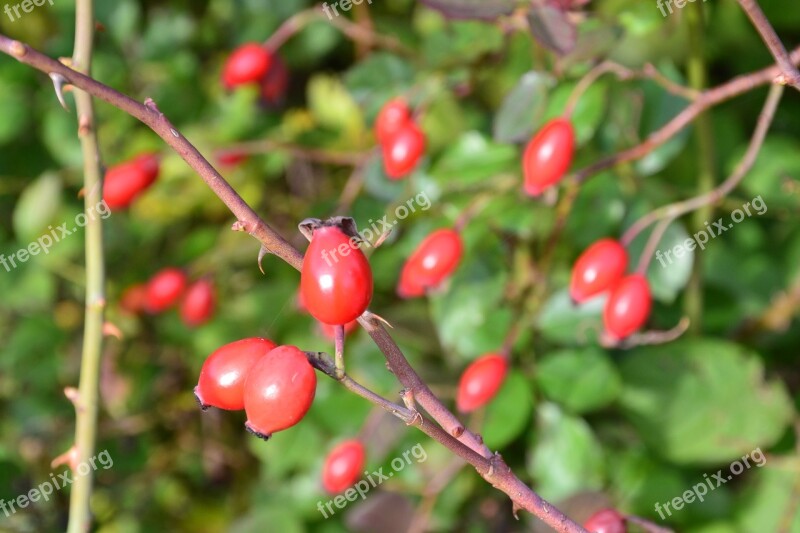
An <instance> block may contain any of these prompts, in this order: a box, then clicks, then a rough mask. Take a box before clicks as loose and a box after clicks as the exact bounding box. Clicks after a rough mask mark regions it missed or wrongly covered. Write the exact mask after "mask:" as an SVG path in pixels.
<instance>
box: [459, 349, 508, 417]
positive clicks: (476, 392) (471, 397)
mask: <svg viewBox="0 0 800 533" xmlns="http://www.w3.org/2000/svg"><path fill="white" fill-rule="evenodd" d="M507 372H508V361H506V358H505V357H503V356H502V355H500V354H496V353H490V354H486V355H483V356H481V357H479V358H478V359H476V360H475V361H473V362H472V363H471V364H470V365H469V366H468V367H467V369H466V370H465V371H464V373H463V374H462V375H461V380H460V381H459V383H458V394H457V396H456V407H457V408H458V410H459V411H461V412H462V413H469V412H471V411H474V410H476V409H478V408H480V407H483V406H484V405H486V404H487V403H489V402H490V401H492V399H493V398H494V397H495V395H496V394H497V392H498V391H499V390H500V387H501V386H502V385H503V380H504V379H505V377H506V373H507Z"/></svg>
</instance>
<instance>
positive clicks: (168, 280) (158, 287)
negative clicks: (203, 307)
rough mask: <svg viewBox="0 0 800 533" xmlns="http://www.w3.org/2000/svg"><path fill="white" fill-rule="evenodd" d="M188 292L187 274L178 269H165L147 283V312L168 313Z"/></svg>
mask: <svg viewBox="0 0 800 533" xmlns="http://www.w3.org/2000/svg"><path fill="white" fill-rule="evenodd" d="M184 290H186V274H184V273H183V271H182V270H180V269H178V268H165V269H163V270H161V271H159V272H157V273H156V275H155V276H153V277H152V278H151V279H150V281H149V282H148V283H147V310H148V311H149V312H151V313H160V312H162V311H166V310H167V309H169V308H170V307H172V306H173V305H175V304H176V303H177V302H178V300H179V299H180V297H181V296H182V295H183V291H184Z"/></svg>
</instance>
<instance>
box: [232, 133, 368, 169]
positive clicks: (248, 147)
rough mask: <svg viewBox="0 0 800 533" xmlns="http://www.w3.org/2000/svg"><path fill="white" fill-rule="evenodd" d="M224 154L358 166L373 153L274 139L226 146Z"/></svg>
mask: <svg viewBox="0 0 800 533" xmlns="http://www.w3.org/2000/svg"><path fill="white" fill-rule="evenodd" d="M223 151H224V152H229V153H234V154H243V155H244V154H261V153H265V152H276V151H277V152H288V153H289V154H291V155H292V157H296V158H298V159H306V160H308V161H313V162H315V163H330V164H332V165H345V166H357V165H361V164H363V163H364V162H365V161H366V160H367V159H368V158H369V156H370V155H371V152H338V151H334V150H324V149H321V148H311V147H307V146H300V145H297V144H289V143H282V142H278V141H273V140H272V139H261V140H258V141H248V142H242V143H237V144H232V145H230V146H226V147H225V148H224V149H223Z"/></svg>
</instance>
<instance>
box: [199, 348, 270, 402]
mask: <svg viewBox="0 0 800 533" xmlns="http://www.w3.org/2000/svg"><path fill="white" fill-rule="evenodd" d="M275 347H276V346H275V343H274V342H272V341H271V340H268V339H261V338H258V337H253V338H249V339H242V340H239V341H236V342H231V343H230V344H226V345H225V346H222V347H221V348H218V349H217V350H216V351H215V352H214V353H212V354H211V355H209V356H208V358H207V359H206V361H205V363H203V369H202V370H201V371H200V379H199V381H198V383H197V387H195V389H194V394H195V396H196V397H197V401H198V402H200V406H201V407H202V408H203V410H205V409H208V407H217V408H219V409H227V410H230V411H236V410H240V409H244V384H245V381H246V379H247V375H248V373H249V371H250V369H251V368H252V367H253V365H255V364H256V362H257V361H258V360H259V359H261V358H262V357H265V356H266V355H267V354H268V353H269V352H271V351H272V350H274V349H275Z"/></svg>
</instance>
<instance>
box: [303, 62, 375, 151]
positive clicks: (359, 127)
mask: <svg viewBox="0 0 800 533" xmlns="http://www.w3.org/2000/svg"><path fill="white" fill-rule="evenodd" d="M308 107H309V110H310V111H311V113H312V114H313V115H314V117H315V118H316V119H317V122H319V124H320V125H321V126H323V127H325V128H328V129H330V130H332V131H334V132H336V133H338V134H339V135H340V143H339V146H341V147H344V148H350V147H353V146H360V144H361V143H362V142H363V141H364V135H365V133H366V124H365V122H364V116H363V114H362V113H361V109H360V108H359V107H358V105H357V104H356V103H355V101H354V100H353V97H352V96H351V95H350V93H348V92H347V89H346V88H345V86H344V85H343V84H342V82H341V81H339V80H338V79H337V78H334V77H332V76H326V75H317V76H314V77H313V78H312V79H311V81H310V82H309V84H308Z"/></svg>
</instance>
